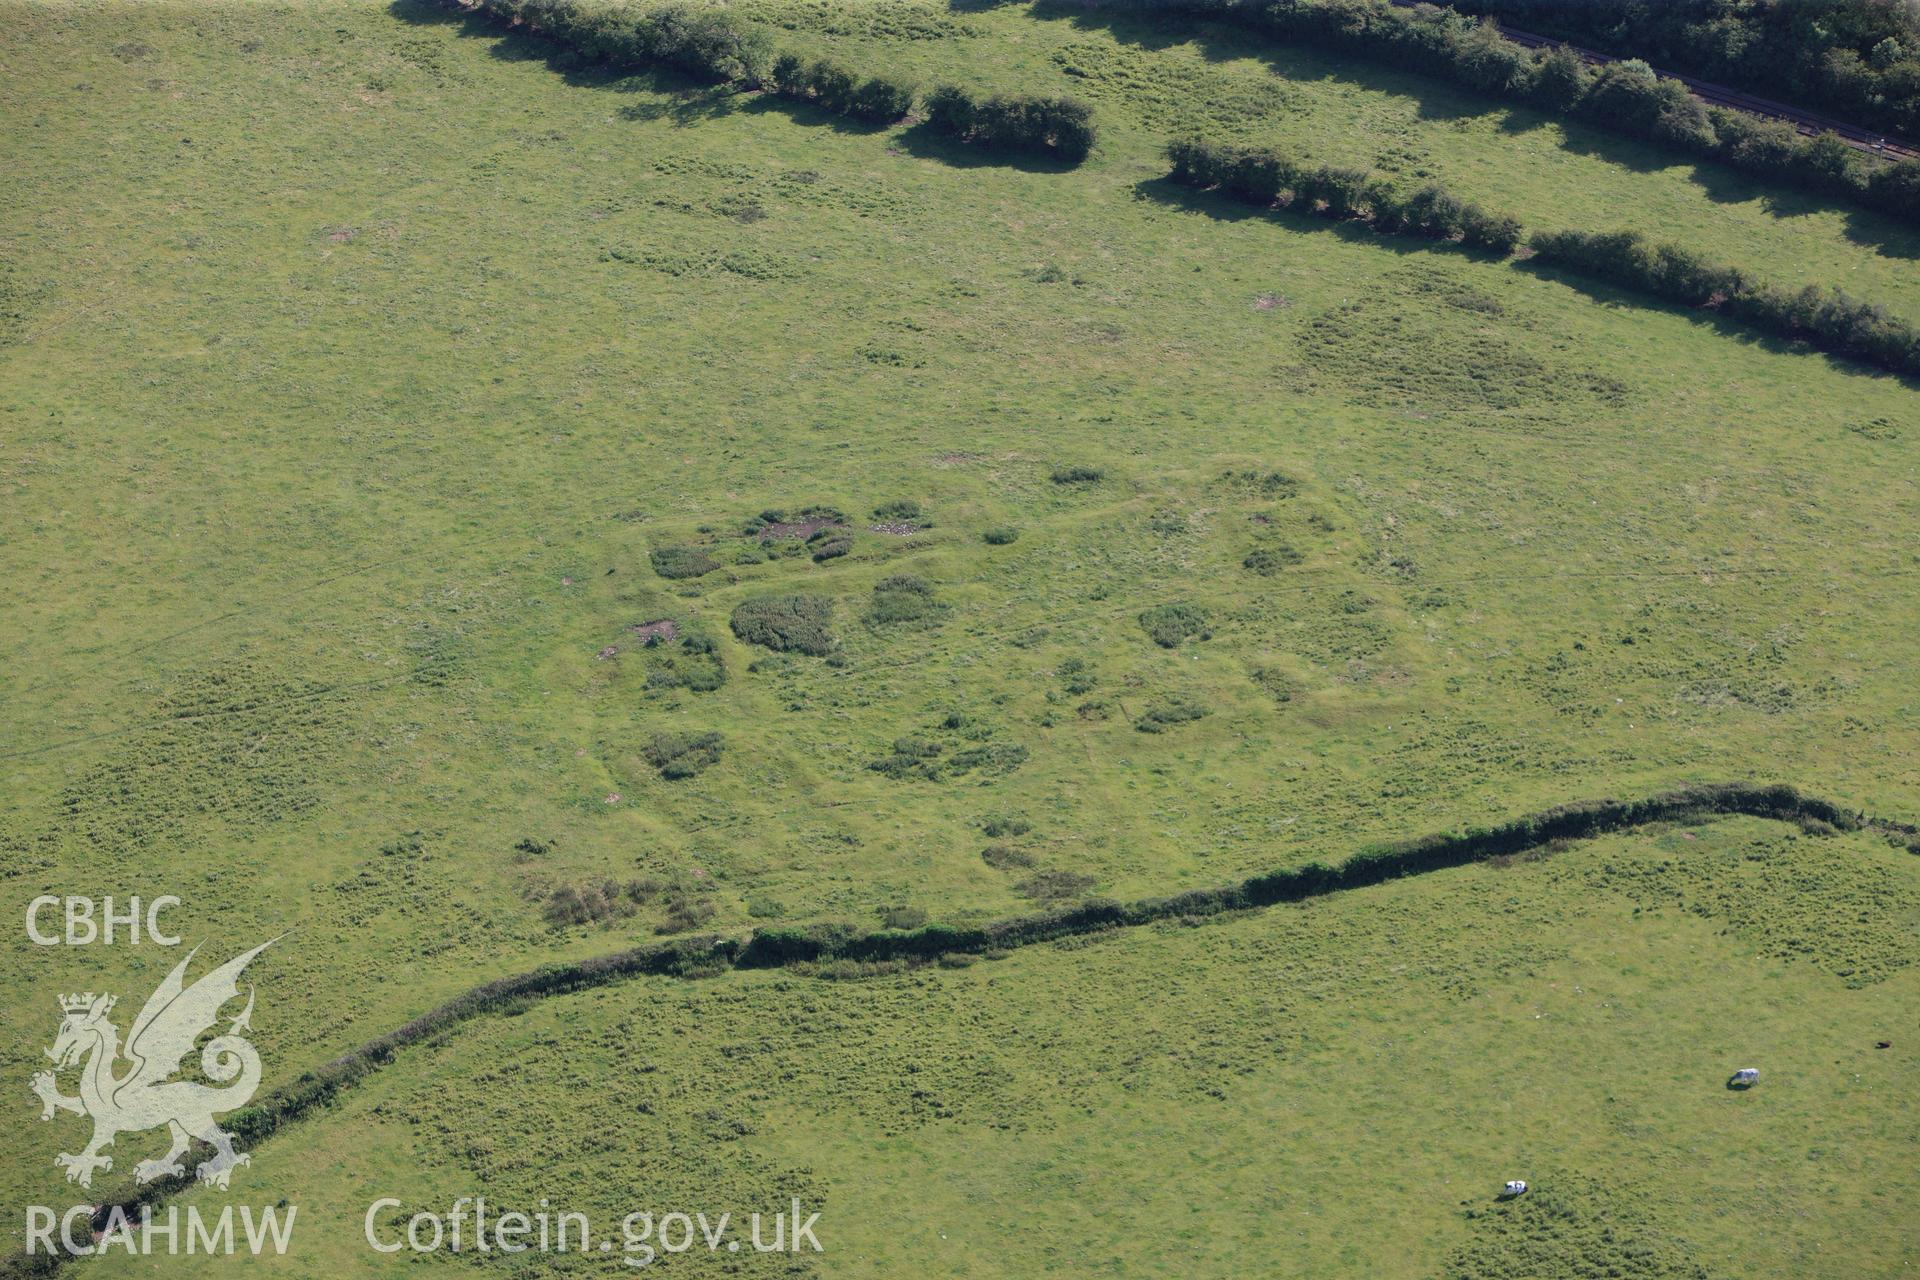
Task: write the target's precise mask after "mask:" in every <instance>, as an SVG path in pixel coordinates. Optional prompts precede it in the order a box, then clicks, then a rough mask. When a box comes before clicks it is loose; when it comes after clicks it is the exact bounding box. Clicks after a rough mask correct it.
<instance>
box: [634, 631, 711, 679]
mask: <svg viewBox="0 0 1920 1280" xmlns="http://www.w3.org/2000/svg"><path fill="white" fill-rule="evenodd" d="M643 655H644V657H645V659H646V661H647V687H648V688H649V689H686V690H689V691H690V692H693V693H712V692H713V691H714V690H715V689H718V688H719V687H720V686H721V685H724V684H725V683H726V682H727V665H726V663H725V662H724V661H723V660H722V659H721V657H720V646H719V645H718V644H716V643H715V642H714V639H713V637H712V636H707V635H682V636H681V637H680V639H679V641H678V643H675V642H673V641H661V640H658V639H657V638H650V639H649V640H648V642H647V644H646V645H645V646H644V648H643Z"/></svg>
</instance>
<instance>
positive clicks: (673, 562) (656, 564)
mask: <svg viewBox="0 0 1920 1280" xmlns="http://www.w3.org/2000/svg"><path fill="white" fill-rule="evenodd" d="M647 561H648V563H650V564H652V565H653V571H654V572H655V573H657V574H659V575H660V576H661V577H663V578H698V577H700V576H701V575H702V574H708V573H712V572H713V571H714V570H715V569H718V568H719V567H720V562H719V561H718V560H715V559H714V558H713V556H712V555H711V554H710V553H709V552H708V551H707V549H706V548H705V547H655V548H654V549H653V550H652V551H649V552H648V553H647Z"/></svg>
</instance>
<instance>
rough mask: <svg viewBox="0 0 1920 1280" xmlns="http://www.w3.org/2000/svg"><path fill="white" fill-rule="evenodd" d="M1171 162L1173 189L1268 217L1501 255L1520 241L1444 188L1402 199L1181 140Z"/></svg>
mask: <svg viewBox="0 0 1920 1280" xmlns="http://www.w3.org/2000/svg"><path fill="white" fill-rule="evenodd" d="M1167 160H1168V163H1169V164H1170V165H1171V166H1172V168H1171V172H1170V173H1169V175H1168V176H1170V177H1171V178H1172V179H1173V180H1174V181H1175V182H1178V183H1181V184H1182V185H1184V186H1189V187H1199V188H1203V189H1205V188H1213V189H1215V190H1217V191H1218V192H1219V193H1220V194H1222V195H1225V196H1230V197H1232V198H1233V199H1235V200H1241V201H1244V202H1246V203H1248V204H1253V205H1257V206H1259V207H1260V208H1263V209H1264V208H1267V207H1268V206H1271V205H1274V204H1284V205H1285V206H1286V207H1287V208H1289V209H1292V210H1294V211H1296V212H1300V213H1317V214H1320V215H1322V216H1325V217H1329V218H1340V219H1364V220H1366V221H1368V222H1370V223H1371V224H1372V225H1373V227H1374V229H1375V230H1377V231H1384V232H1388V233H1391V234H1395V235H1418V236H1424V237H1426V238H1428V239H1431V240H1458V241H1461V242H1462V243H1464V244H1466V245H1469V246H1470V247H1472V248H1476V249H1484V250H1487V251H1489V252H1492V253H1500V254H1508V253H1512V252H1513V251H1514V249H1515V248H1517V247H1518V246H1519V244H1520V240H1521V236H1522V234H1523V233H1522V230H1521V227H1520V223H1519V222H1518V221H1517V220H1515V219H1513V218H1510V217H1507V216H1505V215H1504V214H1495V213H1488V212H1487V211H1486V210H1484V209H1482V208H1481V207H1480V206H1479V205H1476V204H1470V203H1467V202H1466V201H1463V200H1460V199H1458V198H1457V197H1455V196H1454V195H1452V194H1451V193H1449V192H1448V191H1446V190H1445V189H1443V188H1441V187H1437V186H1425V187H1421V188H1420V189H1419V190H1417V191H1413V192H1404V191H1402V190H1400V189H1399V188H1398V187H1396V186H1394V185H1393V184H1392V183H1390V182H1388V181H1386V180H1385V179H1383V178H1379V177H1375V176H1372V175H1370V174H1367V173H1363V172H1361V171H1360V170H1357V169H1336V168H1328V167H1325V166H1319V167H1313V166H1308V165H1305V164H1302V163H1300V162H1299V161H1297V160H1294V159H1293V158H1292V157H1290V156H1285V155H1282V154H1280V153H1279V152H1277V151H1271V150H1267V149H1263V148H1258V147H1231V146H1222V145H1219V144H1217V143H1213V142H1208V141H1205V140H1203V139H1197V138H1182V139H1177V140H1175V141H1173V142H1171V143H1169V144H1167Z"/></svg>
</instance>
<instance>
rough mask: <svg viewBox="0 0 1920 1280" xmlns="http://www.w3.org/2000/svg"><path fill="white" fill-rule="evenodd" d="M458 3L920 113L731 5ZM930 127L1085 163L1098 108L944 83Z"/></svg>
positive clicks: (717, 70)
mask: <svg viewBox="0 0 1920 1280" xmlns="http://www.w3.org/2000/svg"><path fill="white" fill-rule="evenodd" d="M442 2H443V3H445V4H446V5H448V6H449V7H450V8H455V9H459V10H461V11H463V12H468V13H472V12H478V13H482V14H485V15H487V16H488V17H491V18H493V19H495V20H497V21H500V22H502V23H514V24H519V25H522V26H524V27H525V28H526V29H528V30H530V31H533V32H536V33H538V34H539V35H542V36H544V37H546V38H547V39H550V40H553V41H556V42H557V43H560V44H563V45H565V46H567V48H568V49H569V50H570V51H571V53H572V54H573V55H574V56H575V57H576V58H580V59H586V60H588V61H591V62H596V63H600V64H603V65H605V66H609V67H612V68H614V69H616V70H637V69H639V68H642V67H652V66H666V67H672V68H673V69H675V70H677V71H683V72H686V73H687V74H689V75H693V76H697V77H699V78H701V79H703V80H710V81H714V82H726V83H734V84H739V85H741V86H743V87H746V88H755V89H766V90H768V91H770V92H772V93H775V94H778V95H780V96H781V97H785V98H791V99H795V100H797V101H802V102H807V103H811V104H812V105H814V106H817V107H819V108H821V109H822V110H824V111H831V112H833V113H834V114H836V115H844V116H851V117H853V118H855V119H859V120H865V121H868V122H870V123H873V124H880V125H884V124H891V123H893V122H894V121H896V120H900V119H902V118H904V117H906V116H909V115H911V114H912V112H913V108H914V104H915V101H916V98H917V94H916V92H915V89H914V86H913V84H912V83H911V82H910V81H907V80H902V79H898V78H896V77H893V76H887V75H875V76H866V77H862V76H861V75H859V74H858V73H857V72H855V71H853V70H851V69H849V68H847V67H845V66H842V65H841V64H840V63H838V62H835V61H833V60H832V59H827V58H822V59H817V60H815V61H812V62H807V61H804V60H803V59H801V58H800V57H799V56H798V55H797V54H793V53H781V54H779V55H777V56H776V55H775V54H774V52H773V49H772V42H771V39H770V38H769V36H768V35H767V33H766V32H765V31H763V30H760V29H758V28H756V27H754V26H753V25H752V24H750V23H748V22H746V21H744V20H743V19H741V18H738V17H736V16H735V15H733V14H732V13H729V12H727V11H726V10H724V9H719V8H710V7H706V6H696V5H691V4H684V3H681V4H668V5H665V6H662V7H659V8H653V9H648V10H646V11H644V12H635V11H633V10H631V9H617V10H607V9H600V8H588V7H584V6H582V5H581V4H579V3H578V2H577V0H442ZM927 117H928V124H929V125H930V126H931V127H932V128H933V129H934V130H935V131H936V132H939V133H944V134H946V135H948V136H949V137H952V138H954V139H956V140H958V141H960V142H965V143H968V144H970V145H974V146H981V147H991V148H996V149H1000V150H1009V151H1033V152H1038V153H1041V154H1044V155H1047V156H1051V157H1053V158H1054V159H1057V160H1063V161H1066V162H1068V163H1070V164H1078V163H1079V162H1080V161H1082V160H1084V159H1086V157H1087V155H1088V153H1089V152H1091V151H1092V150H1093V143H1094V138H1095V131H1094V126H1093V114H1092V111H1091V109H1090V108H1088V107H1087V106H1086V104H1084V103H1081V102H1077V101H1075V100H1074V99H1071V98H1050V97H1006V96H1001V95H995V96H993V97H990V98H984V99H979V100H976V99H975V98H974V97H973V96H972V95H970V94H969V93H968V92H967V91H966V90H964V89H959V88H954V87H952V86H946V87H943V88H941V89H937V90H935V91H934V92H933V93H932V94H930V95H928V98H927Z"/></svg>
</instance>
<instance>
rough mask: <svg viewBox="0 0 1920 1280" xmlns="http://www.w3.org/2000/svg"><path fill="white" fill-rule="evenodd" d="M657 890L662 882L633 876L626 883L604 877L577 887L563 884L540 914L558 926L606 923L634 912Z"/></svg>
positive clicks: (549, 922) (549, 896)
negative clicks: (633, 878) (635, 878)
mask: <svg viewBox="0 0 1920 1280" xmlns="http://www.w3.org/2000/svg"><path fill="white" fill-rule="evenodd" d="M657 891H658V886H657V885H655V884H654V883H653V882H651V881H647V880H630V881H628V882H627V883H626V884H624V885H621V884H615V883H614V882H613V881H611V880H602V881H599V882H598V883H595V884H586V885H581V886H579V887H577V888H576V887H575V886H573V885H562V886H560V887H559V888H558V889H555V890H554V891H553V892H552V893H551V894H549V895H548V896H547V900H546V903H545V904H544V905H543V906H542V907H541V908H540V914H541V915H543V916H545V917H546V920H547V923H548V924H550V925H553V926H554V927H555V928H565V927H566V926H568V925H577V924H596V923H604V922H606V921H608V920H619V919H623V918H625V917H627V916H631V915H633V914H634V913H635V912H637V911H638V910H639V909H640V904H641V903H642V902H645V901H646V900H647V899H648V898H650V897H651V896H653V894H654V893H656V892H657Z"/></svg>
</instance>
